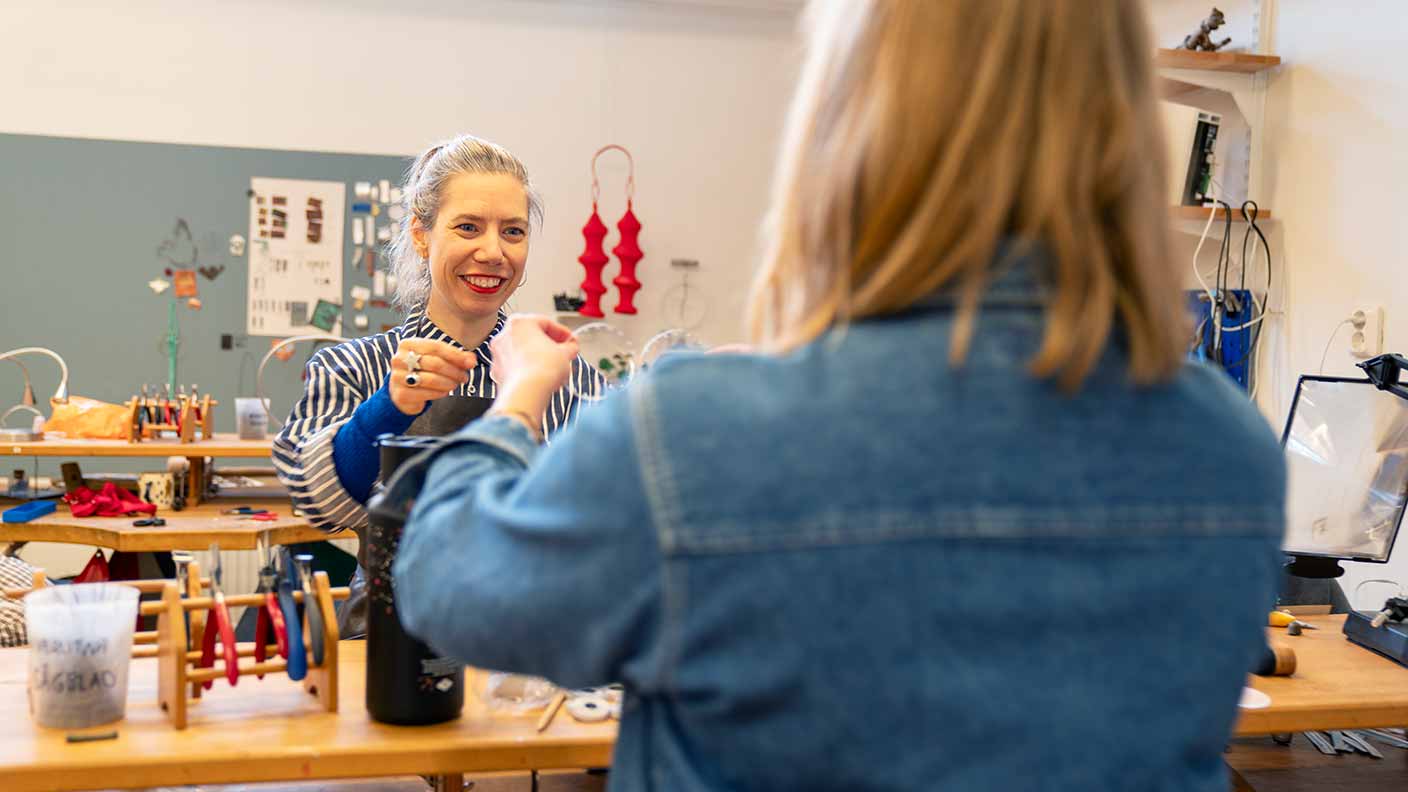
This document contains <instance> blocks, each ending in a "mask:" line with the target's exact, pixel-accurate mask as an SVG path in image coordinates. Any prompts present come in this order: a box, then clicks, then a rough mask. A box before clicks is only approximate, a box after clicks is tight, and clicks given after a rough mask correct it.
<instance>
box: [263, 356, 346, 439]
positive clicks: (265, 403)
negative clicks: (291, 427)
mask: <svg viewBox="0 0 1408 792" xmlns="http://www.w3.org/2000/svg"><path fill="white" fill-rule="evenodd" d="M346 340H347V339H345V338H343V337H342V336H335V335H332V334H331V333H309V334H308V335H300V336H293V337H292V338H285V339H284V340H282V341H280V342H279V343H277V344H274V345H273V346H271V347H269V351H268V352H265V353H264V358H263V359H262V360H260V361H259V369H258V370H257V371H256V372H255V373H254V397H255V398H256V399H258V400H259V404H260V406H262V407H263V408H264V414H265V415H268V416H269V421H270V422H274V421H275V420H276V419H275V418H274V414H273V413H272V412H270V410H269V400H268V399H266V398H265V397H264V367H265V366H267V365H269V361H270V360H272V359H273V357H274V355H275V353H277V352H278V351H279V350H280V349H283V348H284V347H286V346H288V345H290V344H296V343H298V342H299V341H328V342H331V343H334V344H341V343H342V342H343V341H346ZM277 423H278V426H283V421H278V422H277Z"/></svg>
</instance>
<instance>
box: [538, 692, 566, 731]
mask: <svg viewBox="0 0 1408 792" xmlns="http://www.w3.org/2000/svg"><path fill="white" fill-rule="evenodd" d="M566 700H567V694H566V693H558V694H557V695H556V696H553V697H552V701H550V702H548V708H547V709H545V710H543V717H541V718H538V731H542V730H543V729H546V728H547V727H548V724H549V723H552V718H553V716H554V715H556V714H557V711H558V710H559V709H561V708H562V702H564V701H566Z"/></svg>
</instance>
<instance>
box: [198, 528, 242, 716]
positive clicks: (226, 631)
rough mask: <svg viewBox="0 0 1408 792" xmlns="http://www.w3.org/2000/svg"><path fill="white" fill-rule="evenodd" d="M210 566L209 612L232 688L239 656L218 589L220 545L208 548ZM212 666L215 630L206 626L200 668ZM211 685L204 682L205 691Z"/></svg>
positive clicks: (227, 613)
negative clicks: (211, 601) (210, 603)
mask: <svg viewBox="0 0 1408 792" xmlns="http://www.w3.org/2000/svg"><path fill="white" fill-rule="evenodd" d="M210 565H211V570H210V588H211V589H212V592H213V598H214V600H215V604H214V605H213V606H211V608H210V612H211V614H212V615H213V617H214V619H215V624H216V629H218V630H219V631H220V648H221V651H222V653H223V654H224V656H225V678H226V679H228V680H230V685H231V686H233V685H235V684H237V683H238V682H239V679H240V655H239V650H238V648H236V646H235V628H234V625H232V624H231V623H230V609H229V608H227V607H226V606H225V592H224V591H222V590H221V589H220V545H218V544H212V545H211V546H210ZM213 665H215V630H213V629H211V628H210V625H209V624H207V625H206V626H205V636H204V639H203V640H202V641H201V647H200V667H201V668H210V667H211V666H213ZM213 684H214V683H213V682H212V681H211V680H206V682H205V689H206V690H209V689H210V688H211V686H212V685H213Z"/></svg>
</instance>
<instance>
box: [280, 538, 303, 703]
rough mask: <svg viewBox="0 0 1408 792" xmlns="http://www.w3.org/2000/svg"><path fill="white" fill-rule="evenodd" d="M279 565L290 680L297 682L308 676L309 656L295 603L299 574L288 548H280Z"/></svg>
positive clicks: (281, 608)
mask: <svg viewBox="0 0 1408 792" xmlns="http://www.w3.org/2000/svg"><path fill="white" fill-rule="evenodd" d="M279 565H280V566H281V567H282V569H281V570H280V571H279V572H278V573H276V574H275V578H276V579H277V580H278V589H279V610H281V611H282V612H283V615H284V630H285V632H286V633H287V635H288V678H289V679H292V680H293V681H295V682H297V681H298V680H300V679H302V678H303V677H305V676H307V675H308V655H307V654H306V653H305V652H304V650H303V622H302V621H301V620H300V619H299V618H298V605H297V604H295V603H294V601H293V586H294V582H295V581H296V580H297V576H298V575H297V573H296V572H295V571H294V570H293V559H292V558H291V557H290V555H289V552H288V548H287V547H281V548H279Z"/></svg>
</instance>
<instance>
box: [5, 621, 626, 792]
mask: <svg viewBox="0 0 1408 792" xmlns="http://www.w3.org/2000/svg"><path fill="white" fill-rule="evenodd" d="M27 652H28V650H27V649H3V650H0V712H4V713H7V715H8V717H5V718H0V779H3V780H4V782H3V788H4V790H5V792H25V791H26V790H40V789H42V790H76V789H131V788H138V787H153V786H175V785H185V784H216V783H237V782H257V781H282V780H294V779H299V780H310V779H328V778H366V777H372V776H396V775H411V774H424V775H449V774H456V773H465V772H490V771H499V770H528V769H556V768H580V767H605V766H607V765H608V764H610V761H611V750H612V748H613V746H614V745H615V741H616V724H615V722H614V721H608V722H606V723H591V724H588V723H578V722H576V721H574V720H573V719H572V718H571V717H570V716H568V715H567V713H566V712H559V713H558V715H557V717H556V718H555V719H554V720H553V722H552V724H551V725H550V726H549V727H548V728H547V730H545V731H543V732H542V733H539V732H538V731H536V729H535V726H536V721H537V719H538V714H539V713H537V712H530V713H525V714H522V715H514V714H507V713H493V712H490V711H488V709H487V708H486V707H485V705H484V704H483V702H482V701H481V700H480V698H479V697H478V695H476V691H478V690H482V682H483V674H482V672H476V671H471V673H470V674H469V675H468V678H469V679H470V680H472V681H471V685H472V687H473V689H472V690H471V691H469V692H468V693H467V695H466V696H465V709H464V714H463V715H462V716H461V717H460V719H459V720H457V721H452V722H450V723H443V724H439V725H435V726H416V727H397V726H385V725H382V724H379V723H375V722H373V721H372V720H371V719H370V718H369V717H368V716H367V711H366V706H365V704H364V701H365V695H366V694H365V690H366V688H365V683H366V643H365V642H364V641H344V642H342V644H341V645H340V646H339V648H338V656H339V658H340V664H339V669H340V674H339V685H338V689H339V698H338V707H339V710H338V712H334V713H329V712H323V711H321V710H319V709H318V707H317V704H316V702H315V701H314V700H313V699H312V698H311V697H310V696H308V694H307V693H305V692H303V689H302V687H301V686H300V685H299V683H296V682H291V681H289V680H288V678H287V677H285V676H277V675H276V676H268V677H265V678H264V679H263V680H262V681H258V680H254V679H248V680H244V679H242V680H240V683H239V685H238V686H236V687H233V688H232V687H229V686H228V685H224V684H217V685H216V687H215V688H214V689H212V690H210V691H207V692H206V693H205V695H204V696H203V697H202V698H201V699H200V701H199V703H196V704H194V706H192V708H191V710H190V726H189V727H188V728H187V729H185V730H184V731H177V730H176V729H173V728H172V727H171V724H170V722H169V721H168V720H167V718H166V716H165V715H163V714H162V712H161V710H160V709H159V708H158V706H157V703H156V661H155V660H134V661H133V664H132V670H131V681H130V689H129V692H128V696H127V718H126V719H125V720H123V721H121V722H119V723H117V724H114V725H112V726H108V727H99V728H96V729H91V730H89V731H97V732H101V731H111V730H113V729H116V730H117V731H118V738H117V739H116V740H109V741H104V742H92V743H81V744H68V743H66V742H65V741H64V735H65V733H66V732H64V731H59V730H50V729H42V728H39V727H38V726H36V725H35V724H34V721H33V720H31V719H30V718H29V717H28V716H27V715H26V713H27V712H28V706H27V704H26V699H25V682H26V674H27V670H26V663H27V660H28V658H27Z"/></svg>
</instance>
